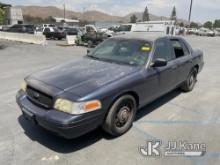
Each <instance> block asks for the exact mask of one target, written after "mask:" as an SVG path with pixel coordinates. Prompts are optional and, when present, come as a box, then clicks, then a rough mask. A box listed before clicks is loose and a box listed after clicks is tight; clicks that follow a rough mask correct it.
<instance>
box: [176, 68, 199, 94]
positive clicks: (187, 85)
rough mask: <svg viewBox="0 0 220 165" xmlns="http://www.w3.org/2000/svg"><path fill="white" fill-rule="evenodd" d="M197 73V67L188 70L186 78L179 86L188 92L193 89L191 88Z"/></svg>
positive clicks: (195, 80)
mask: <svg viewBox="0 0 220 165" xmlns="http://www.w3.org/2000/svg"><path fill="white" fill-rule="evenodd" d="M197 74H198V71H197V69H196V68H193V69H192V71H191V72H190V74H189V76H188V78H187V80H186V81H185V82H184V83H183V85H182V86H181V87H180V88H181V89H182V90H183V91H184V92H190V91H192V90H193V88H194V86H195V84H196V82H197Z"/></svg>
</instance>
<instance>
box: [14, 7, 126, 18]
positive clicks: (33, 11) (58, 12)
mask: <svg viewBox="0 0 220 165" xmlns="http://www.w3.org/2000/svg"><path fill="white" fill-rule="evenodd" d="M18 7H19V8H21V9H22V12H23V15H29V16H33V17H41V18H47V17H49V16H53V17H63V9H60V8H57V7H54V6H47V7H41V6H18ZM66 17H67V18H78V19H83V20H89V21H120V20H122V17H118V16H111V15H108V14H105V13H102V12H99V11H86V12H85V13H81V12H74V11H70V10H66Z"/></svg>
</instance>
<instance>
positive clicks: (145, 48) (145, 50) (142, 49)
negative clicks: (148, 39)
mask: <svg viewBox="0 0 220 165" xmlns="http://www.w3.org/2000/svg"><path fill="white" fill-rule="evenodd" d="M141 51H143V52H149V51H150V47H147V46H143V47H142V48H141Z"/></svg>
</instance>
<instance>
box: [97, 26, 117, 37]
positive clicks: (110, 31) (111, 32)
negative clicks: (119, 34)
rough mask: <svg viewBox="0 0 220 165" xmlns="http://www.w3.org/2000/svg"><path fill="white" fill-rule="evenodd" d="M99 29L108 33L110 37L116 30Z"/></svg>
mask: <svg viewBox="0 0 220 165" xmlns="http://www.w3.org/2000/svg"><path fill="white" fill-rule="evenodd" d="M99 30H100V31H101V32H103V33H105V34H107V36H108V37H112V36H113V34H114V31H112V30H109V29H107V28H99Z"/></svg>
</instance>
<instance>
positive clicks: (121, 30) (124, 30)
mask: <svg viewBox="0 0 220 165" xmlns="http://www.w3.org/2000/svg"><path fill="white" fill-rule="evenodd" d="M134 26H135V24H122V25H120V26H119V27H118V28H117V29H115V35H120V34H126V33H129V32H131V31H132V29H133V28H134Z"/></svg>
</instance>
